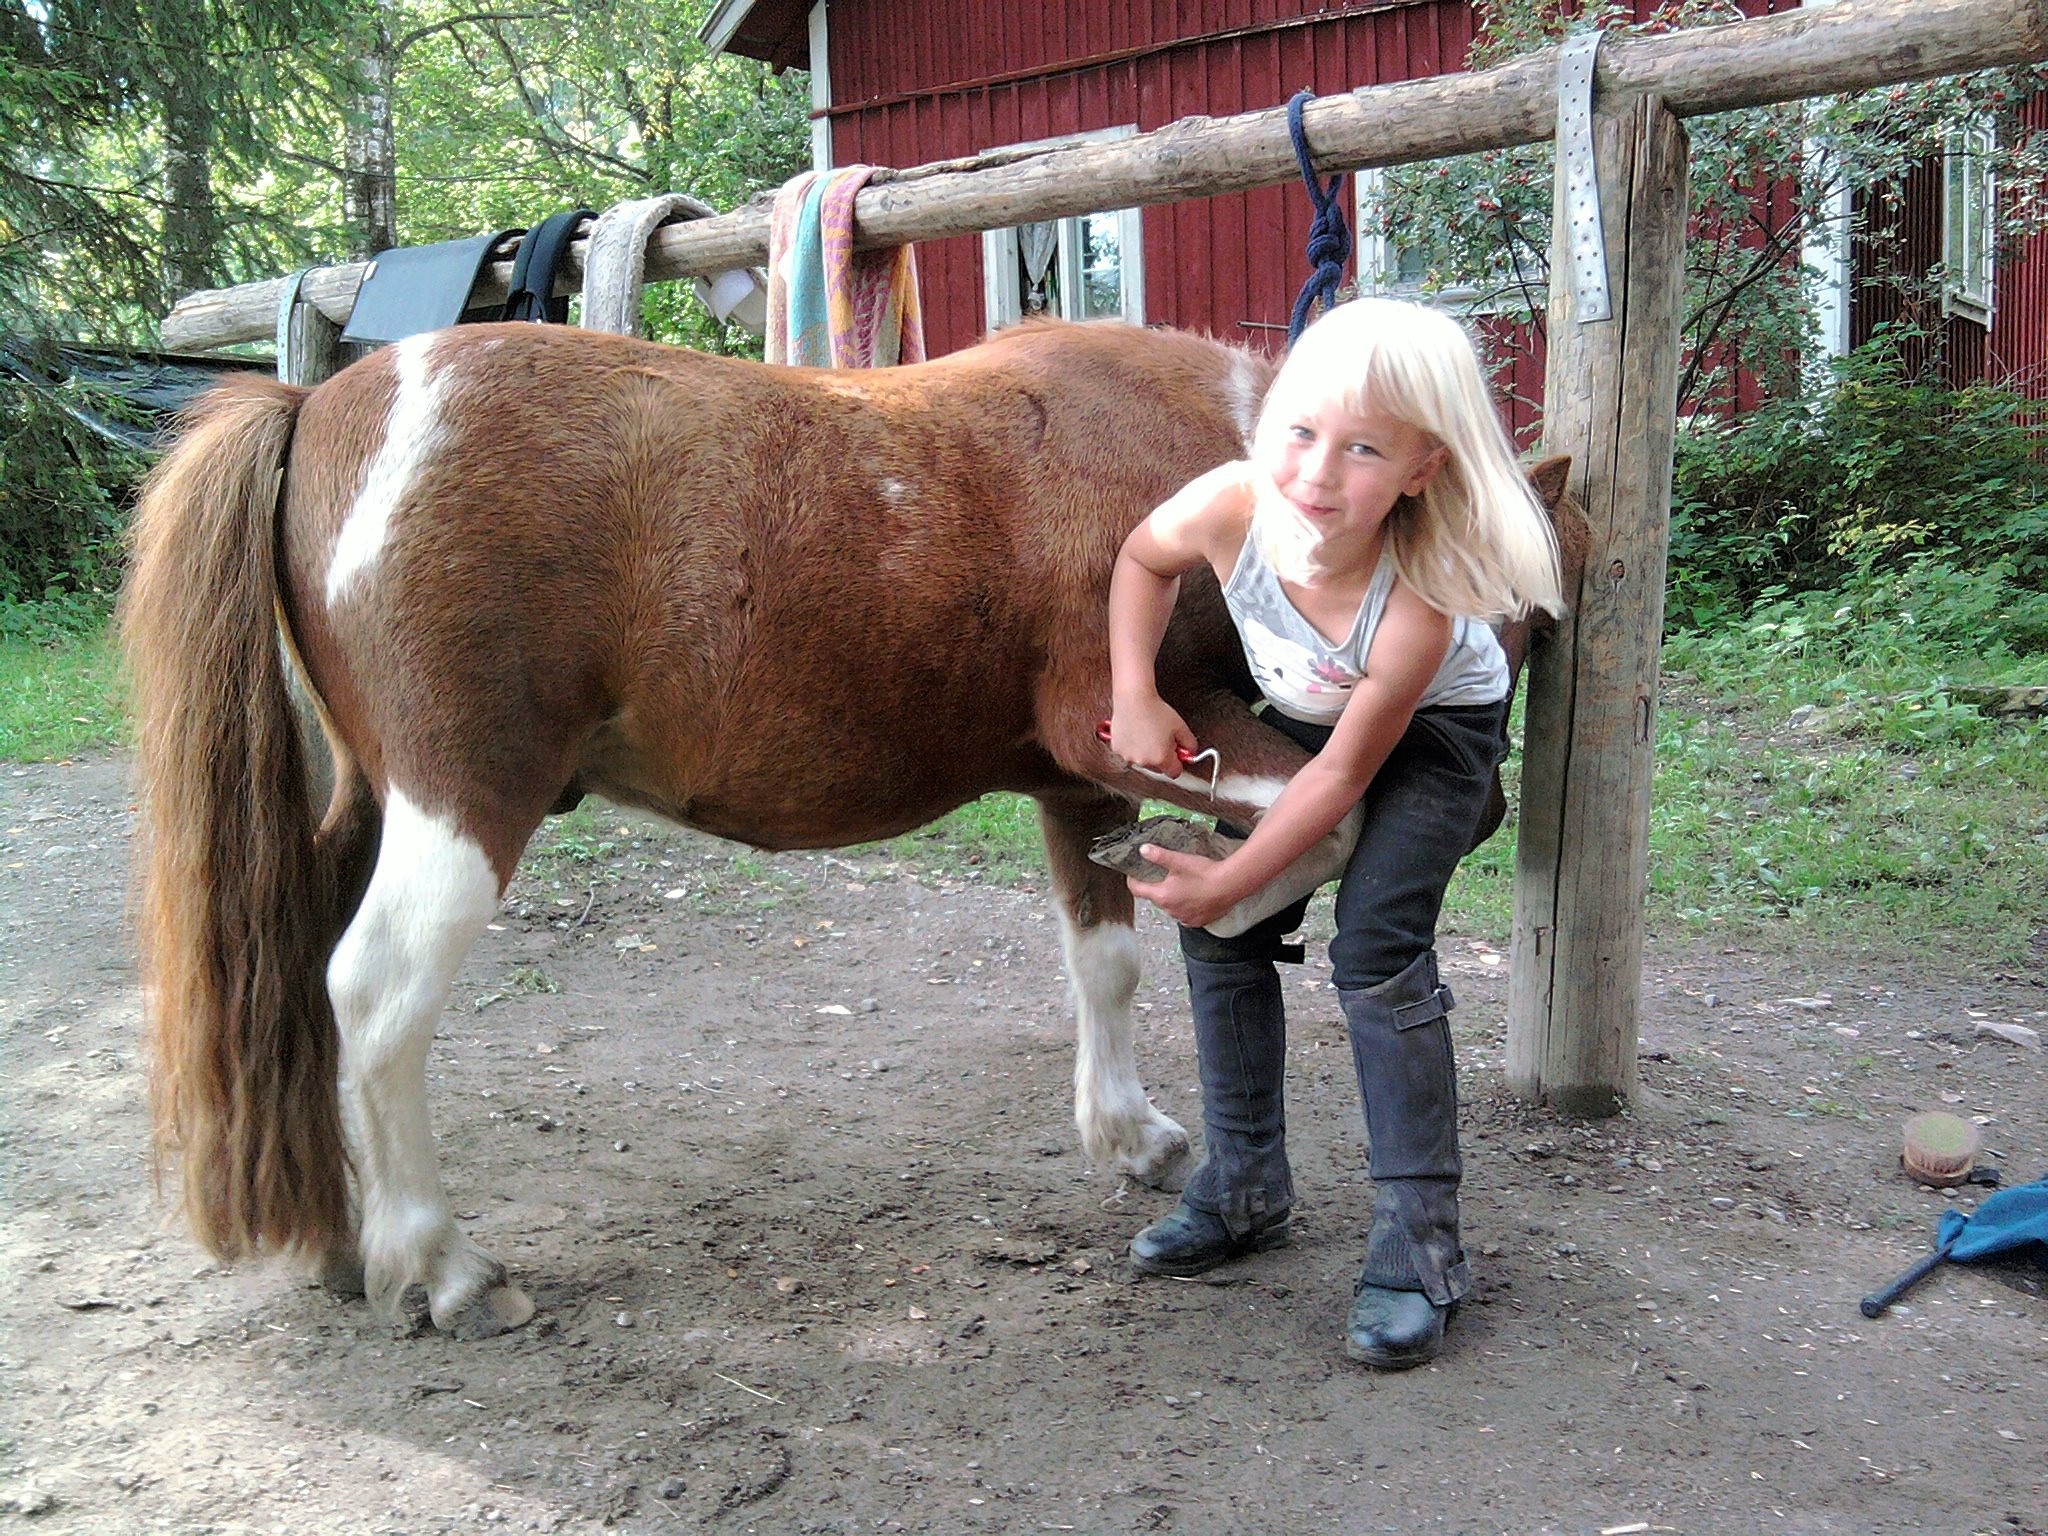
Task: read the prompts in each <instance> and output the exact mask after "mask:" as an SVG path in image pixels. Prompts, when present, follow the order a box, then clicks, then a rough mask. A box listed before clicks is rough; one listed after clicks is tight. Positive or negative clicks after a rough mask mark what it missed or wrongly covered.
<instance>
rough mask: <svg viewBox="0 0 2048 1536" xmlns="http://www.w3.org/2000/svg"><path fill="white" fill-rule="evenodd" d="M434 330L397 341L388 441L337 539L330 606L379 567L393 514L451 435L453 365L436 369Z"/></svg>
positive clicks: (329, 586)
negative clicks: (431, 356) (447, 422)
mask: <svg viewBox="0 0 2048 1536" xmlns="http://www.w3.org/2000/svg"><path fill="white" fill-rule="evenodd" d="M432 340H433V337H432V335H431V333H430V334H428V335H423V336H408V337H406V338H405V340H403V341H401V342H399V343H398V345H397V346H395V347H393V348H392V349H391V350H392V353H393V357H394V360H395V362H396V365H397V369H398V393H397V394H395V395H393V396H392V398H391V412H390V414H389V415H388V416H386V417H385V419H384V441H383V443H382V444H381V445H380V446H379V447H378V449H377V453H376V456H375V457H374V458H372V459H371V460H370V467H369V468H368V469H367V470H365V471H364V472H363V484H362V488H361V489H360V490H358V491H357V492H356V499H355V503H354V505H352V506H351V507H350V508H349V509H348V518H347V520H346V521H344V522H343V523H342V525H341V534H340V536H339V537H338V538H336V539H335V541H334V554H333V557H332V558H331V559H330V560H329V561H328V564H327V603H328V606H329V607H332V606H333V605H334V604H336V603H338V602H340V601H341V600H342V598H344V597H346V596H347V595H348V593H349V590H350V588H351V587H353V586H355V585H356V584H357V583H358V582H360V581H361V580H362V579H363V578H364V577H366V576H367V575H369V573H370V572H371V570H373V569H374V568H375V567H376V564H377V561H378V560H379V558H381V557H382V555H383V553H384V546H385V544H386V543H387V542H388V541H389V539H390V537H391V519H392V517H393V516H394V515H395V514H396V513H397V511H398V507H399V503H400V502H402V501H403V500H404V499H405V494H406V492H407V491H409V490H410V489H411V488H412V483H413V481H414V480H415V479H416V478H417V477H418V475H419V472H420V470H421V468H422V466H424V465H425V464H426V463H427V461H428V460H429V459H430V458H431V457H432V456H433V454H434V452H435V450H437V449H438V448H439V447H440V446H441V441H442V439H443V438H444V437H445V436H446V435H447V433H446V431H445V429H444V428H443V426H442V424H441V403H442V398H443V396H445V395H446V393H447V390H448V370H447V369H445V368H444V369H443V370H441V372H440V373H438V374H435V373H431V372H430V371H429V370H428V367H427V361H428V359H427V349H428V346H429V344H430V343H431V342H432Z"/></svg>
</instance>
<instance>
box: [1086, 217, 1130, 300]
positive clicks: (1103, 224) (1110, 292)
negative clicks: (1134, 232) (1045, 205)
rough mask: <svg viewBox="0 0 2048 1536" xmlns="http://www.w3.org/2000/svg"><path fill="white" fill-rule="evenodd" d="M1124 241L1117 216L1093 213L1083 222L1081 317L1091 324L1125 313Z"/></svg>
mask: <svg viewBox="0 0 2048 1536" xmlns="http://www.w3.org/2000/svg"><path fill="white" fill-rule="evenodd" d="M1123 272H1124V257H1123V240H1122V234H1121V231H1120V229H1119V226H1118V219H1117V216H1116V215H1115V214H1113V213H1091V214H1089V215H1088V217H1087V218H1085V219H1083V220H1082V221H1081V279H1082V282H1081V286H1082V290H1083V291H1082V294H1081V313H1082V316H1083V318H1085V319H1089V320H1095V319H1103V318H1111V319H1113V318H1115V317H1116V316H1118V315H1121V314H1122V313H1123V311H1124V304H1123Z"/></svg>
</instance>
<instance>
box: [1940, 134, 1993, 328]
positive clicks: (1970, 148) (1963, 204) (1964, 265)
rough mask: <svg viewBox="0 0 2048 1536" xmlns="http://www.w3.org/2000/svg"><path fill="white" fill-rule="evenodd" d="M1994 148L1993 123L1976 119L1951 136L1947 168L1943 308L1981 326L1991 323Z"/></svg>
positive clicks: (1944, 169) (1944, 177) (1944, 179)
mask: <svg viewBox="0 0 2048 1536" xmlns="http://www.w3.org/2000/svg"><path fill="white" fill-rule="evenodd" d="M1993 147H1994V143H1993V139H1992V130H1991V124H1990V122H1989V121H1988V120H1980V121H1978V122H1974V123H1971V124H1969V125H1968V126H1967V127H1964V128H1961V129H1958V130H1957V131H1956V132H1955V133H1953V134H1951V135H1950V136H1949V141H1948V152H1947V154H1945V155H1944V156H1943V157H1942V167H1941V170H1942V202H1943V207H1944V211H1945V214H1946V218H1945V220H1944V223H1943V226H1942V238H1941V270H1942V301H1943V308H1944V309H1945V310H1946V311H1947V312H1948V313H1949V314H1952V315H1961V316H1962V317H1964V318H1965V319H1968V320H1975V321H1977V322H1978V323H1979V324H1981V325H1989V324H1990V323H1991V289H1992V254H1991V252H1992V228H1991V226H1992V220H1993V217H1994V215H1995V214H1996V211H1997V200H1996V199H1997V188H1996V187H1995V186H1994V185H1993V183H1992V178H1991V152H1992V149H1993Z"/></svg>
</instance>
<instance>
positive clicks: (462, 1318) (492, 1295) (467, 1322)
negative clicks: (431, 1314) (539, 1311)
mask: <svg viewBox="0 0 2048 1536" xmlns="http://www.w3.org/2000/svg"><path fill="white" fill-rule="evenodd" d="M532 1321H533V1302H532V1300H531V1298H529V1297H528V1296H527V1294H526V1292H524V1291H522V1290H520V1289H519V1287H518V1286H516V1285H494V1286H492V1287H491V1288H490V1289H489V1290H487V1291H485V1292H484V1293H483V1294H482V1295H481V1296H476V1297H473V1298H471V1299H470V1300H469V1301H466V1302H464V1303H463V1304H462V1306H461V1307H460V1308H459V1309H458V1310H457V1311H456V1313H455V1315H454V1316H453V1317H451V1318H449V1319H447V1320H446V1321H443V1320H442V1319H441V1318H438V1317H437V1318H435V1319H434V1325H435V1326H436V1327H437V1328H440V1329H443V1330H444V1331H446V1332H448V1333H452V1334H454V1335H455V1337H456V1338H457V1339H459V1340H460V1341H461V1342H463V1343H464V1344H470V1343H474V1342H475V1341H476V1340H478V1339H494V1338H496V1337H497V1336H498V1335H499V1334H501V1333H510V1332H511V1331H512V1330H513V1329H515V1328H524V1327H525V1326H526V1325H527V1324H528V1323H530V1322H532Z"/></svg>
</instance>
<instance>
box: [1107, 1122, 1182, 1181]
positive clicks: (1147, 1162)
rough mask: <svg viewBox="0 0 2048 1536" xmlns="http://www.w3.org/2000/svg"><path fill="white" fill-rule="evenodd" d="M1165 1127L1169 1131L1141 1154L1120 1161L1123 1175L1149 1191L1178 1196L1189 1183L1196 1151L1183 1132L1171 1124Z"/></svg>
mask: <svg viewBox="0 0 2048 1536" xmlns="http://www.w3.org/2000/svg"><path fill="white" fill-rule="evenodd" d="M1167 1125H1168V1127H1170V1129H1168V1130H1167V1131H1166V1132H1165V1133H1164V1134H1162V1135H1160V1136H1159V1137H1157V1138H1156V1139H1155V1140H1154V1142H1153V1144H1152V1145H1151V1146H1149V1147H1147V1148H1146V1149H1145V1151H1144V1152H1143V1153H1133V1154H1131V1155H1130V1156H1129V1157H1126V1158H1125V1159H1123V1166H1122V1171H1123V1172H1124V1173H1126V1174H1128V1175H1129V1176H1130V1177H1131V1178H1134V1179H1136V1180H1137V1181H1138V1182H1139V1183H1140V1184H1143V1185H1145V1186H1146V1187H1147V1188H1148V1189H1157V1190H1163V1191H1165V1192H1166V1193H1167V1194H1179V1193H1180V1190H1181V1186H1182V1185H1184V1184H1186V1183H1187V1181H1188V1175H1189V1174H1191V1173H1193V1172H1194V1171H1195V1149H1194V1146H1193V1144H1192V1143H1190V1142H1189V1140H1188V1133H1187V1132H1186V1131H1184V1130H1182V1129H1181V1128H1180V1127H1179V1126H1177V1125H1174V1124H1173V1123H1172V1122H1171V1121H1168V1122H1167Z"/></svg>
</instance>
